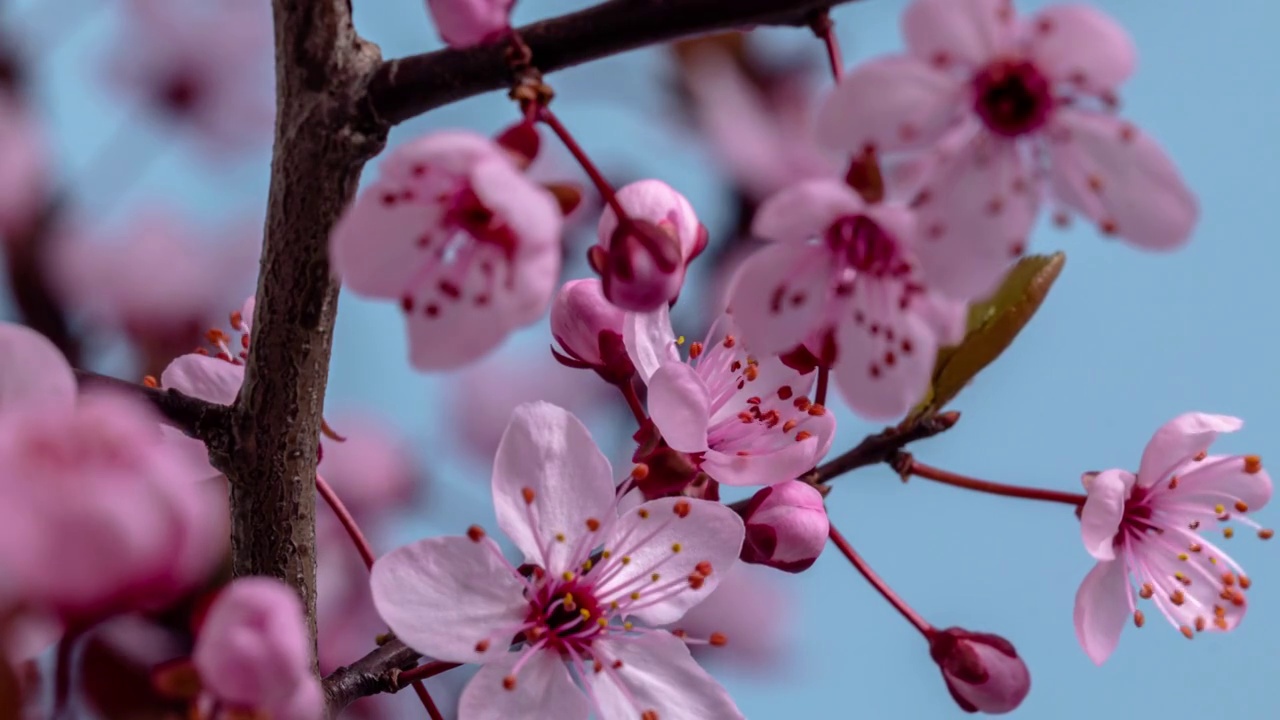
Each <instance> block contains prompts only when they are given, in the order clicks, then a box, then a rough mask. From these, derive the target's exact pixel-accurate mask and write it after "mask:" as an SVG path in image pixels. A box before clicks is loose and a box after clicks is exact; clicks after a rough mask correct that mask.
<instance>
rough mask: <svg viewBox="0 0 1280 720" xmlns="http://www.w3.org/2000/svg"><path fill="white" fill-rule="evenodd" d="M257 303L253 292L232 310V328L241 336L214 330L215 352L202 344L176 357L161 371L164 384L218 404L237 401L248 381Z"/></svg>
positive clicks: (209, 336) (212, 331)
mask: <svg viewBox="0 0 1280 720" xmlns="http://www.w3.org/2000/svg"><path fill="white" fill-rule="evenodd" d="M254 304H255V303H254V298H253V296H250V297H249V299H247V300H245V301H244V305H243V306H241V308H240V310H238V311H236V312H233V313H231V317H230V320H231V329H232V331H234V332H235V333H237V334H238V335H239V339H238V340H236V339H233V338H232V336H230V335H228V334H226V333H224V332H222V331H221V330H216V329H215V330H210V331H209V332H208V335H207V337H208V340H209V342H210V344H211V345H212V346H213V348H214V350H215V352H214V354H210V353H209V352H208V351H206V350H204V349H203V348H201V349H199V350H198V351H197V352H193V353H187V354H186V355H181V356H179V357H176V358H174V360H173V362H171V363H169V366H168V367H166V368H165V369H164V372H163V373H162V374H161V375H160V386H161V387H163V388H166V389H169V388H172V389H174V390H177V391H178V392H181V393H182V394H184V395H190V396H191V397H194V398H199V399H200V400H204V401H206V402H211V403H217V404H218V405H231V404H232V403H234V402H235V401H236V396H237V395H239V394H240V386H241V385H243V384H244V363H245V360H247V359H248V357H249V336H250V332H251V331H252V329H253V309H254Z"/></svg>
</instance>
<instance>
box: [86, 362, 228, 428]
mask: <svg viewBox="0 0 1280 720" xmlns="http://www.w3.org/2000/svg"><path fill="white" fill-rule="evenodd" d="M76 380H78V381H79V382H80V387H81V389H85V388H103V389H109V390H114V391H116V392H123V393H128V394H131V395H134V396H135V397H139V398H142V399H143V400H146V401H147V402H149V403H151V405H152V407H154V408H155V409H156V410H158V411H159V412H160V414H161V415H163V416H164V418H165V419H166V420H168V421H169V422H170V423H171V424H172V425H173V426H174V427H176V428H178V429H179V430H181V431H182V432H184V433H186V434H187V435H189V436H190V437H193V438H196V439H197V440H203V441H205V443H206V444H213V445H216V444H217V443H218V442H221V441H222V440H223V439H224V438H225V437H226V433H227V430H228V427H229V426H228V423H229V418H230V408H228V407H226V406H225V405H217V404H215V403H211V402H206V401H204V400H201V399H199V398H194V397H191V396H190V395H183V394H182V393H180V392H178V391H177V390H174V389H172V388H170V389H163V388H153V387H147V386H146V385H141V384H139V383H132V382H129V381H128V380H120V379H119V378H113V377H109V376H107V375H99V374H98V373H95V372H89V371H88V370H76Z"/></svg>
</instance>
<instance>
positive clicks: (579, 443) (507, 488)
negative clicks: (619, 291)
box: [493, 402, 615, 574]
mask: <svg viewBox="0 0 1280 720" xmlns="http://www.w3.org/2000/svg"><path fill="white" fill-rule="evenodd" d="M526 491H527V492H526ZM529 494H531V495H532V496H533V502H532V504H530V503H527V502H526V496H527V495H529ZM493 505H494V509H495V510H496V511H497V515H498V525H500V526H501V527H502V530H503V532H505V533H506V534H507V537H509V538H511V540H512V542H514V543H515V544H516V545H517V546H518V547H519V548H520V549H521V550H522V551H524V554H525V559H526V560H527V561H529V562H533V563H537V564H539V565H541V566H542V567H544V568H546V569H547V570H548V571H550V572H552V573H553V574H558V573H559V572H561V571H564V570H569V569H571V568H572V567H573V566H574V564H575V563H576V562H577V561H579V560H580V558H576V557H573V556H572V555H571V552H572V550H573V549H574V546H575V545H576V544H578V540H579V539H581V538H583V536H585V535H587V534H590V533H591V532H592V531H590V530H589V529H588V527H587V524H588V522H589V521H595V522H594V523H592V524H593V525H594V524H595V523H599V525H598V528H599V530H598V531H596V532H598V533H599V536H600V537H605V536H606V535H605V534H606V533H608V532H609V526H610V524H611V523H612V521H613V519H614V517H615V515H614V509H613V507H614V485H613V470H612V469H611V468H610V467H609V461H608V460H606V459H605V456H604V453H602V452H600V448H598V447H596V444H595V441H594V440H592V439H591V433H589V432H587V428H586V427H585V426H583V424H582V422H581V421H580V420H578V418H576V417H574V416H573V414H572V413H570V412H569V411H568V410H565V409H564V408H560V407H556V406H555V405H552V404H550V403H546V402H533V403H526V404H524V405H521V406H519V407H517V408H516V409H515V411H514V412H513V413H512V414H511V423H510V424H509V425H507V431H506V432H505V433H504V434H503V435H502V442H501V443H499V444H498V454H497V457H495V458H494V460H493ZM558 535H559V536H563V537H564V540H563V541H559V540H558V539H557V536H558Z"/></svg>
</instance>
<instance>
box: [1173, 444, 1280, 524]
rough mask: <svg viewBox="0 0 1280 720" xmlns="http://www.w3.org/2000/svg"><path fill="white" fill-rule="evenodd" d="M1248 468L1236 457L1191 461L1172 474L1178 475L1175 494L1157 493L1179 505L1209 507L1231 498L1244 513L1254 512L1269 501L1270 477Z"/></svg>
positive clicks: (1247, 465) (1261, 470) (1212, 457)
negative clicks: (1200, 503) (1187, 504)
mask: <svg viewBox="0 0 1280 720" xmlns="http://www.w3.org/2000/svg"><path fill="white" fill-rule="evenodd" d="M1249 467H1250V461H1249V460H1247V459H1246V458H1243V457H1241V456H1239V455H1209V456H1207V457H1205V458H1204V459H1203V460H1193V461H1191V462H1190V463H1188V464H1186V465H1183V466H1182V467H1181V468H1179V469H1178V470H1177V471H1175V472H1174V474H1175V475H1177V476H1178V486H1177V489H1176V492H1169V493H1167V494H1166V493H1160V495H1159V498H1160V499H1161V500H1164V499H1165V498H1168V500H1169V501H1171V502H1176V503H1179V504H1184V503H1186V502H1188V501H1192V502H1196V501H1199V502H1202V503H1204V504H1205V505H1206V506H1210V507H1211V506H1213V505H1216V504H1219V503H1223V502H1224V500H1226V499H1227V498H1233V499H1236V500H1239V501H1241V502H1243V503H1244V504H1245V505H1247V506H1248V508H1249V509H1248V510H1247V511H1246V512H1256V511H1257V510H1259V509H1261V508H1262V507H1264V506H1265V505H1266V504H1267V503H1268V502H1270V501H1271V475H1270V474H1269V473H1268V472H1267V471H1266V470H1264V469H1261V468H1257V469H1255V470H1254V472H1249V469H1248V468H1249ZM1161 487H1165V488H1168V485H1167V484H1166V485H1163V486H1161ZM1153 495H1154V493H1153ZM1225 504H1227V505H1231V504H1232V503H1230V502H1227V503H1225ZM1217 514H1219V513H1215V515H1217Z"/></svg>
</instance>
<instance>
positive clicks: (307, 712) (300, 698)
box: [264, 677, 325, 720]
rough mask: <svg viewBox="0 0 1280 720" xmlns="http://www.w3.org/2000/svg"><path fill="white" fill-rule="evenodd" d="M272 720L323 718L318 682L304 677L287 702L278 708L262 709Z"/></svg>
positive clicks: (320, 690)
mask: <svg viewBox="0 0 1280 720" xmlns="http://www.w3.org/2000/svg"><path fill="white" fill-rule="evenodd" d="M264 709H265V710H266V711H267V713H268V714H269V715H270V717H271V718H272V720H316V718H319V717H324V712H325V707H324V690H322V689H321V687H320V681H318V680H316V679H315V678H314V677H306V678H304V679H303V680H302V681H301V682H299V683H298V686H297V689H295V690H294V692H293V695H292V696H290V697H289V699H288V700H286V701H284V702H283V703H281V704H280V705H278V706H275V707H270V708H264Z"/></svg>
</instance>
